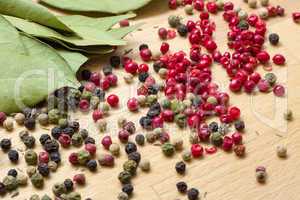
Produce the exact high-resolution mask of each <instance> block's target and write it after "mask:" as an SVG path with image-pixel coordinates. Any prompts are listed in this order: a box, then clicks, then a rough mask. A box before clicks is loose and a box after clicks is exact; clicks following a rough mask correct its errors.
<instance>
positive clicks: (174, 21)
mask: <svg viewBox="0 0 300 200" xmlns="http://www.w3.org/2000/svg"><path fill="white" fill-rule="evenodd" d="M168 22H169V25H170V26H171V27H172V28H176V27H177V26H178V25H180V23H181V17H180V16H176V15H170V16H169V17H168Z"/></svg>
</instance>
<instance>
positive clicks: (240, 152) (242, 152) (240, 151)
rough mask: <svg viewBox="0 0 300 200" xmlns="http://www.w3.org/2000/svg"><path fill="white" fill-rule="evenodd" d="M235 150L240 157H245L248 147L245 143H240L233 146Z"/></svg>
mask: <svg viewBox="0 0 300 200" xmlns="http://www.w3.org/2000/svg"><path fill="white" fill-rule="evenodd" d="M233 151H234V153H235V154H236V155H237V156H238V157H243V156H244V155H245V151H246V148H245V146H244V145H243V144H239V145H235V146H234V147H233Z"/></svg>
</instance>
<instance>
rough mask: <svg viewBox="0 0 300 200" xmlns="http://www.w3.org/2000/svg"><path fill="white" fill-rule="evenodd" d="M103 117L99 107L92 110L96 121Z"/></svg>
mask: <svg viewBox="0 0 300 200" xmlns="http://www.w3.org/2000/svg"><path fill="white" fill-rule="evenodd" d="M101 118H103V112H102V111H101V110H99V109H97V110H94V111H93V120H94V121H95V122H96V121H98V120H99V119H101Z"/></svg>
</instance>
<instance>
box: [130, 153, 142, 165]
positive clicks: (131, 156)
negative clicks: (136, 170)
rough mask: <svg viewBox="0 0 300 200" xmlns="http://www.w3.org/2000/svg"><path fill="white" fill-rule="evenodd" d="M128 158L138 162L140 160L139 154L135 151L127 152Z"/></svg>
mask: <svg viewBox="0 0 300 200" xmlns="http://www.w3.org/2000/svg"><path fill="white" fill-rule="evenodd" d="M128 160H133V161H135V162H136V163H139V162H140V160H141V154H140V153H139V152H137V151H135V152H132V153H130V154H128Z"/></svg>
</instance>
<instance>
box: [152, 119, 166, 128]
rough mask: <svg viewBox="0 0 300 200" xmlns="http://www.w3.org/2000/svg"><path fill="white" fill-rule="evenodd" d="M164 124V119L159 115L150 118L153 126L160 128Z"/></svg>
mask: <svg viewBox="0 0 300 200" xmlns="http://www.w3.org/2000/svg"><path fill="white" fill-rule="evenodd" d="M163 126H164V120H163V119H162V118H161V117H154V118H153V120H152V127H153V128H162V127H163Z"/></svg>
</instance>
